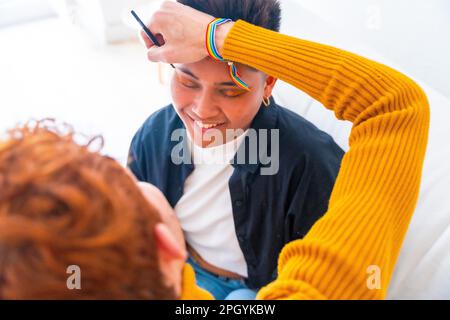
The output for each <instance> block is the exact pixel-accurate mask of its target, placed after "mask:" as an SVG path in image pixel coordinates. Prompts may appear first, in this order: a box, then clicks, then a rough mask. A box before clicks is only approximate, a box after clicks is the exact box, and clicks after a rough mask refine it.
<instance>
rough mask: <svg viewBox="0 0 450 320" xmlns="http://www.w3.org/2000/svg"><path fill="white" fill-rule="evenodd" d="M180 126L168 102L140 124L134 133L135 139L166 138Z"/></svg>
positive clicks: (180, 123) (179, 121) (179, 120)
mask: <svg viewBox="0 0 450 320" xmlns="http://www.w3.org/2000/svg"><path fill="white" fill-rule="evenodd" d="M179 127H182V122H181V119H180V118H179V117H178V114H177V113H176V111H175V109H174V107H173V105H172V104H169V105H167V106H165V107H163V108H161V109H159V110H157V111H155V112H154V113H152V114H151V115H150V116H149V117H148V118H147V119H146V120H145V121H144V123H143V124H142V125H141V127H140V128H139V129H138V130H137V132H136V134H135V139H140V140H142V139H145V140H147V139H148V138H150V137H151V138H152V139H158V138H160V139H166V138H167V137H168V136H169V135H170V134H172V132H173V130H175V129H177V128H179Z"/></svg>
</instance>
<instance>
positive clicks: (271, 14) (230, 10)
mask: <svg viewBox="0 0 450 320" xmlns="http://www.w3.org/2000/svg"><path fill="white" fill-rule="evenodd" d="M177 1H178V2H179V3H182V4H184V5H187V6H189V7H192V8H194V9H196V10H199V11H202V12H204V13H207V14H210V15H212V16H214V17H216V18H227V19H232V20H233V21H237V20H239V19H241V20H244V21H247V22H249V23H251V24H254V25H256V26H260V27H263V28H266V29H270V30H273V31H279V30H280V23H281V9H280V3H279V1H278V0H177Z"/></svg>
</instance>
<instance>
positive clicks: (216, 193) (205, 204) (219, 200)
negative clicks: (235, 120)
mask: <svg viewBox="0 0 450 320" xmlns="http://www.w3.org/2000/svg"><path fill="white" fill-rule="evenodd" d="M246 133H247V132H245V133H244V134H242V135H240V136H239V137H238V138H236V139H235V140H232V141H230V142H228V143H226V144H222V145H220V146H215V147H210V148H201V147H199V146H197V145H195V144H194V143H192V140H190V143H189V145H190V149H191V153H192V159H193V162H194V165H195V169H194V171H193V172H192V173H191V175H190V176H189V177H188V178H187V179H186V181H185V183H184V193H183V196H182V197H181V199H180V200H179V201H178V203H177V204H176V206H175V212H176V214H177V216H178V219H179V220H180V223H181V227H182V229H183V231H184V236H185V239H186V241H187V243H188V244H189V245H190V246H191V247H192V248H193V249H194V250H195V251H196V252H197V253H198V254H200V256H201V257H202V258H203V259H204V260H205V261H206V262H208V263H210V264H212V265H213V266H215V267H218V268H221V269H224V270H228V271H232V272H234V273H237V274H239V275H241V276H243V277H247V275H248V274H247V263H246V262H245V258H244V255H243V253H242V250H241V248H240V246H239V242H238V240H237V236H236V229H235V227H234V218H233V209H232V206H231V196H230V189H229V186H228V181H229V179H230V177H231V175H232V174H233V171H234V168H233V166H232V165H231V164H230V161H231V160H232V159H233V157H234V156H235V154H236V152H237V150H238V149H239V146H240V145H241V143H242V141H243V139H244V137H245V135H246Z"/></svg>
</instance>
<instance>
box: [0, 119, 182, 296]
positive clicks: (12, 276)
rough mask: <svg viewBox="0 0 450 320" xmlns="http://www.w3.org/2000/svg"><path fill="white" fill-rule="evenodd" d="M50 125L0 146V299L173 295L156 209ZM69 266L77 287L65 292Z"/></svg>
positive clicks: (111, 166)
mask: <svg viewBox="0 0 450 320" xmlns="http://www.w3.org/2000/svg"><path fill="white" fill-rule="evenodd" d="M52 124H54V122H50V124H49V123H48V122H47V123H46V122H45V121H42V122H37V123H36V124H34V125H30V124H27V125H24V126H22V127H18V128H16V129H13V130H11V131H9V133H8V135H7V140H6V141H4V142H0V298H3V299H173V298H175V296H174V290H173V289H172V288H167V287H166V286H165V285H164V283H163V280H162V279H163V277H162V275H161V272H160V269H159V265H158V258H157V253H156V250H155V239H154V234H153V229H154V225H155V224H156V223H158V222H159V221H160V220H159V219H160V218H159V215H158V213H157V212H156V210H155V209H154V208H153V207H152V206H151V205H150V204H149V203H148V202H147V200H146V199H145V198H144V196H143V194H142V193H141V191H140V189H139V188H138V187H137V185H136V183H135V181H134V180H133V179H132V177H131V176H129V175H128V174H127V172H126V171H125V169H124V168H123V167H122V166H121V165H120V164H118V163H117V162H116V161H114V160H113V159H111V158H108V157H105V156H102V155H100V154H99V153H98V152H93V151H91V150H90V147H89V145H90V143H88V144H85V145H80V144H77V143H75V141H74V133H73V131H72V130H69V132H67V133H63V132H62V131H61V129H60V128H57V127H55V126H54V127H53V128H52ZM70 265H77V266H79V267H80V270H81V289H80V290H77V289H73V290H70V289H68V287H67V283H66V282H67V279H68V277H69V276H70V274H68V273H67V268H68V266H70Z"/></svg>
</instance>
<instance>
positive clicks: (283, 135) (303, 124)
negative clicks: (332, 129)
mask: <svg viewBox="0 0 450 320" xmlns="http://www.w3.org/2000/svg"><path fill="white" fill-rule="evenodd" d="M276 107H277V108H278V126H277V127H278V129H279V130H280V148H283V149H285V150H288V152H290V153H292V154H294V155H296V157H297V158H300V157H301V156H307V157H308V158H312V159H316V160H319V161H323V160H325V159H330V157H332V158H333V157H336V158H339V159H340V158H341V157H342V156H343V154H344V151H343V150H342V149H341V148H340V147H339V146H338V145H337V144H336V142H335V141H334V139H333V138H332V137H331V136H330V135H329V134H328V133H326V132H324V131H322V130H320V129H319V128H317V127H316V126H315V125H314V124H313V123H311V122H310V121H308V120H307V119H305V118H303V117H302V116H301V115H299V114H297V113H295V112H293V111H291V110H289V109H287V108H285V107H282V106H279V105H277V106H276Z"/></svg>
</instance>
